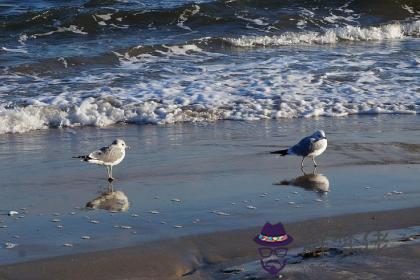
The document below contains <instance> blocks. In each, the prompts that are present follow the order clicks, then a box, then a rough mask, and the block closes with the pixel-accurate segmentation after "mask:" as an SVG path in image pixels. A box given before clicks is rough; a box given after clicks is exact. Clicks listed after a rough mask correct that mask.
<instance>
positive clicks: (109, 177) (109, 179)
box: [108, 165, 114, 183]
mask: <svg viewBox="0 0 420 280" xmlns="http://www.w3.org/2000/svg"><path fill="white" fill-rule="evenodd" d="M112 181H114V178H112V165H110V166H109V173H108V182H110V183H111V182H112Z"/></svg>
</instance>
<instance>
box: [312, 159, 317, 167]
mask: <svg viewBox="0 0 420 280" xmlns="http://www.w3.org/2000/svg"><path fill="white" fill-rule="evenodd" d="M312 161H313V163H314V166H315V167H317V166H318V164H317V163H316V161H315V157H312Z"/></svg>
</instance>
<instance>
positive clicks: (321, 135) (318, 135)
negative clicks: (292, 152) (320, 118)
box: [312, 129, 327, 140]
mask: <svg viewBox="0 0 420 280" xmlns="http://www.w3.org/2000/svg"><path fill="white" fill-rule="evenodd" d="M312 137H314V138H315V139H316V140H321V139H327V136H325V132H324V131H323V130H322V129H320V130H317V131H316V132H315V133H314V134H312Z"/></svg>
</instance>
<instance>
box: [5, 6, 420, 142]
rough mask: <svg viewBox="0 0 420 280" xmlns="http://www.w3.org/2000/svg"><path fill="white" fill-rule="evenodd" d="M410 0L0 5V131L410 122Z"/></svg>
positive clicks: (416, 13) (413, 11)
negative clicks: (324, 119) (381, 118)
mask: <svg viewBox="0 0 420 280" xmlns="http://www.w3.org/2000/svg"><path fill="white" fill-rule="evenodd" d="M419 37H420V2H419V1H415V0H413V1H410V0H401V1H397V0H395V1H394V0H392V1H391V0H384V1H379V2H378V1H356V0H355V1H328V0H319V1H303V0H300V1H274V0H258V1H257V0H255V1H245V0H238V1H235V0H224V1H222V0H220V1H210V0H209V1H189V0H186V1H185V0H172V1H157V0H146V1H124V0H90V1H82V0H69V1H56V0H49V1H47V0H44V1H41V0H33V1H28V0H22V1H7V0H6V1H2V2H1V3H0V134H4V133H22V132H27V131H31V130H37V129H49V128H56V127H78V126H98V127H106V126H111V125H114V124H118V123H134V124H139V125H142V124H170V123H176V122H209V121H214V120H258V119H282V118H297V117H317V116H333V117H335V116H347V115H357V114H382V113H399V114H417V113H419V112H420V77H419V73H420V71H419V63H420V39H419Z"/></svg>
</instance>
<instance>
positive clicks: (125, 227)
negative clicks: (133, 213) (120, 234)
mask: <svg viewBox="0 0 420 280" xmlns="http://www.w3.org/2000/svg"><path fill="white" fill-rule="evenodd" d="M120 228H122V229H132V228H133V227H132V226H120Z"/></svg>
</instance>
